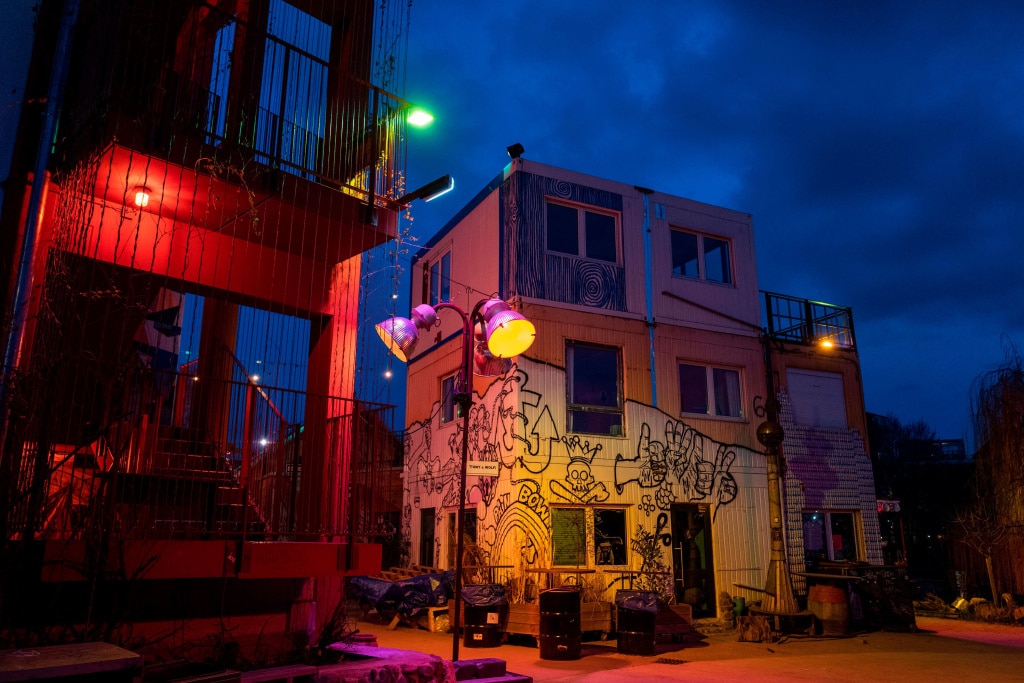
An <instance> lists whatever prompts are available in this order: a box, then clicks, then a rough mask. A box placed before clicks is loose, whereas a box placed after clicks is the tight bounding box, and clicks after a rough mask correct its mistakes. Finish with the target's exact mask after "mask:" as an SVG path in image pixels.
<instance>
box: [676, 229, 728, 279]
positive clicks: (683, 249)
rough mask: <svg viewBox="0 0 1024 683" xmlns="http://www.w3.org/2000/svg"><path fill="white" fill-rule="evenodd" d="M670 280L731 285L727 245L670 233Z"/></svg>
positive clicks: (712, 239) (678, 231) (693, 235)
mask: <svg viewBox="0 0 1024 683" xmlns="http://www.w3.org/2000/svg"><path fill="white" fill-rule="evenodd" d="M702 263H703V265H701V264H702ZM672 276H673V277H684V278H690V279H693V280H704V281H706V282H717V283H718V284H723V285H731V284H732V258H731V257H730V255H729V242H727V241H725V240H720V239H716V238H714V237H709V236H707V235H697V234H695V233H692V232H684V231H682V230H672Z"/></svg>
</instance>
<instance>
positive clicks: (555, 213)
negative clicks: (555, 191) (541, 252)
mask: <svg viewBox="0 0 1024 683" xmlns="http://www.w3.org/2000/svg"><path fill="white" fill-rule="evenodd" d="M547 228H548V251H558V252H561V253H563V254H574V255H577V256H578V255H579V253H580V227H579V211H578V210H577V209H575V208H573V207H571V206H563V205H562V204H551V203H549V204H548V226H547Z"/></svg>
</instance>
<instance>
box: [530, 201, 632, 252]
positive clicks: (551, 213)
mask: <svg viewBox="0 0 1024 683" xmlns="http://www.w3.org/2000/svg"><path fill="white" fill-rule="evenodd" d="M617 223H618V220H617V218H616V216H615V215H612V214H608V213H599V212H597V211H592V210H589V209H583V208H576V207H574V206H566V205H565V204H555V203H553V202H548V205H547V240H548V241H547V247H548V251H557V252H559V253H562V254H572V255H573V256H582V257H583V258H588V259H592V260H594V261H607V262H609V263H618V260H619V250H618V239H617V234H618V229H617Z"/></svg>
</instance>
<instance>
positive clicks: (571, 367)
mask: <svg viewBox="0 0 1024 683" xmlns="http://www.w3.org/2000/svg"><path fill="white" fill-rule="evenodd" d="M577 348H585V349H591V350H601V351H609V352H613V353H614V354H615V407H610V406H602V405H597V404H590V403H576V402H574V401H573V400H572V399H573V398H574V397H575V394H576V393H577V392H576V391H574V390H573V389H574V383H575V378H576V369H575V363H574V358H573V356H574V355H575V354H574V353H572V352H571V351H572V350H573V349H577ZM623 403H624V401H623V368H622V347H621V346H609V345H606V344H593V343H590V342H581V341H576V340H572V339H566V340H565V420H566V421H565V425H566V433H568V434H594V435H597V436H608V437H614V438H619V437H625V436H626V411H625V408H624V406H623ZM577 413H590V414H599V415H609V416H614V415H617V416H618V418H619V421H618V425H614V424H611V425H609V431H607V432H595V431H580V430H579V429H576V424H575V421H574V419H573V417H574V415H575V414H577ZM616 426H617V427H618V433H617V434H616V433H615V430H614V427H616Z"/></svg>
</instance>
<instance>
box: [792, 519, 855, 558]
mask: <svg viewBox="0 0 1024 683" xmlns="http://www.w3.org/2000/svg"><path fill="white" fill-rule="evenodd" d="M815 515H821V516H822V534H823V538H822V539H821V540H822V547H821V549H818V548H816V547H815V548H809V547H808V543H807V541H808V536H807V523H808V519H807V517H808V516H812V517H813V516H815ZM834 516H844V517H849V522H850V527H851V532H852V536H853V556H852V557H850V556H849V555H848V553H847V551H846V549H845V548H843V549H842V550H840V552H841V553H842V555H843V556H842V557H840V558H839V559H836V548H835V537H836V536H837V535H838V536H840V537H842V533H839V534H837V533H836V531H835V530H834V528H833V527H834V524H833V517H834ZM800 529H801V535H802V537H803V546H804V566H805V567H807V568H810V569H814V568H815V567H817V566H818V564H819V563H820V562H844V561H853V562H860V561H862V560H863V559H864V543H863V538H862V536H863V524H862V522H861V516H860V510H842V509H827V510H803V511H802V513H801V516H800ZM812 552H824V557H818V558H813V557H811V556H810V555H809V554H810V553H812Z"/></svg>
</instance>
